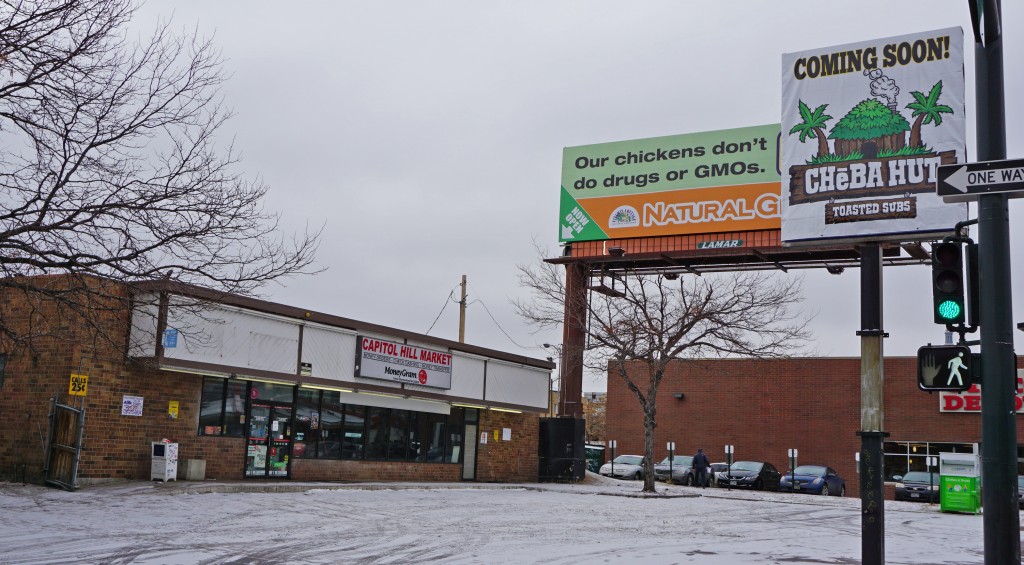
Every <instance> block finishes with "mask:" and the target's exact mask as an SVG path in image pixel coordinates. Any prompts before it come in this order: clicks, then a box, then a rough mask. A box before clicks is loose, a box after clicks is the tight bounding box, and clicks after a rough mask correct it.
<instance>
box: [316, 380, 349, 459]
mask: <svg viewBox="0 0 1024 565" xmlns="http://www.w3.org/2000/svg"><path fill="white" fill-rule="evenodd" d="M344 416H345V405H344V404H342V403H341V393H339V392H336V391H326V390H325V391H324V394H323V402H322V403H321V404H320V450H319V451H318V452H317V457H320V458H322V459H341V457H342V455H341V452H342V450H343V449H344V445H345V432H344V427H345V425H344Z"/></svg>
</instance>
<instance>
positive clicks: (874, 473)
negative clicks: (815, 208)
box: [857, 243, 889, 565]
mask: <svg viewBox="0 0 1024 565" xmlns="http://www.w3.org/2000/svg"><path fill="white" fill-rule="evenodd" d="M860 327H861V329H860V331H858V332H857V335H859V336H860V431H859V432H857V435H859V436H860V445H861V447H860V451H861V456H860V461H861V473H860V508H861V522H860V528H861V540H860V547H861V563H863V564H864V565H882V564H883V563H885V497H884V492H883V488H884V486H883V484H882V481H883V479H884V476H883V474H882V457H883V450H882V441H883V440H884V438H885V436H887V435H889V434H887V433H885V432H884V431H882V430H883V427H884V423H885V418H884V404H883V397H882V391H883V390H884V383H885V378H884V374H883V370H882V360H883V353H882V339H883V338H884V337H885V332H884V331H883V330H882V249H881V247H880V246H879V245H878V244H877V243H869V244H867V245H864V246H862V247H861V248H860Z"/></svg>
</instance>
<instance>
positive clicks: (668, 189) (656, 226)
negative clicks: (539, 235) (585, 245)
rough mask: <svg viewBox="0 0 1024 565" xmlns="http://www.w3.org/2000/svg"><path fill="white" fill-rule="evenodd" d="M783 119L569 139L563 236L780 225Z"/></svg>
mask: <svg viewBox="0 0 1024 565" xmlns="http://www.w3.org/2000/svg"><path fill="white" fill-rule="evenodd" d="M778 138H779V125H778V124H772V125H765V126H754V127H745V128H737V129H730V130H723V131H712V132H704V133H691V134H684V135H672V136H665V137H655V138H649V139H639V140H633V141H618V142H613V143H602V144H597V145H583V146H579V147H566V148H565V150H564V151H563V153H562V192H561V204H560V208H559V211H560V213H559V230H558V237H559V241H561V242H572V241H593V240H602V239H617V238H624V237H645V236H661V235H687V234H699V233H720V232H735V231H745V230H761V229H778V228H779V225H780V220H779V215H780V210H779V198H780V197H779V194H780V179H779V147H778Z"/></svg>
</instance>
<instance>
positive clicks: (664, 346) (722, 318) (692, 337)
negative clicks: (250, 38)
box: [513, 262, 807, 492]
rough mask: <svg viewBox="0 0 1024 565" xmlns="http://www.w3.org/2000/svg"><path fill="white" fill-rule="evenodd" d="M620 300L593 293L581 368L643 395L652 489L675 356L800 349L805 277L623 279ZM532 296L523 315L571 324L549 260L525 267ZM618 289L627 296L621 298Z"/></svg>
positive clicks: (558, 273) (520, 306) (523, 281)
mask: <svg viewBox="0 0 1024 565" xmlns="http://www.w3.org/2000/svg"><path fill="white" fill-rule="evenodd" d="M618 279H619V280H618V281H617V283H616V284H617V287H616V290H617V291H618V292H617V293H614V294H616V296H611V295H606V294H596V293H595V294H592V295H591V297H590V301H589V302H590V305H589V308H588V309H587V310H588V312H587V316H588V319H587V320H578V321H576V322H577V323H580V326H581V327H583V328H585V331H586V342H587V346H586V351H585V352H583V353H584V355H585V356H584V365H585V367H587V368H588V369H590V370H594V371H600V372H605V371H607V373H608V374H609V376H612V375H614V376H615V377H617V378H620V379H622V380H623V382H624V383H625V385H626V387H627V388H628V389H629V390H630V391H631V392H632V393H633V394H634V395H635V396H636V398H637V401H638V402H639V403H640V407H641V409H642V410H643V414H644V453H645V455H646V458H645V462H644V487H643V490H644V491H645V492H654V473H653V466H654V428H655V427H656V426H657V421H656V416H657V404H656V400H657V395H658V387H659V386H660V384H661V380H662V378H663V377H664V376H665V370H666V368H667V367H668V366H669V364H670V363H671V362H673V361H676V362H678V361H680V360H688V361H690V362H699V360H700V359H705V358H709V357H720V356H732V355H739V356H747V357H762V358H763V357H776V356H783V355H786V354H788V353H790V352H792V351H793V350H795V349H797V348H799V347H801V346H802V345H803V344H804V343H805V342H806V338H807V331H806V325H807V318H806V317H805V316H804V315H803V313H802V312H800V311H798V310H796V309H795V307H796V306H797V305H798V304H799V303H800V302H801V294H800V283H801V281H800V279H798V278H790V277H776V276H775V275H773V274H769V273H766V272H763V271H757V272H751V271H747V272H738V273H729V274H706V275H705V276H703V277H697V276H692V275H691V276H686V277H681V278H679V276H678V275H674V274H671V275H668V276H665V275H631V274H629V273H626V274H625V275H623V276H619V277H618ZM519 280H520V285H521V286H523V287H525V288H527V289H529V290H530V291H531V298H530V299H528V300H519V301H513V303H514V305H515V307H516V310H517V312H518V314H519V315H520V316H521V317H522V318H524V319H525V320H527V321H528V322H530V323H532V324H535V325H537V326H538V327H539V328H550V327H555V326H559V325H561V324H562V323H563V320H564V315H565V314H564V310H563V309H562V307H561V305H562V304H564V303H565V284H564V281H563V276H562V269H561V267H559V266H557V265H552V264H550V263H543V262H541V263H540V266H534V265H520V266H519ZM620 295H621V296H620Z"/></svg>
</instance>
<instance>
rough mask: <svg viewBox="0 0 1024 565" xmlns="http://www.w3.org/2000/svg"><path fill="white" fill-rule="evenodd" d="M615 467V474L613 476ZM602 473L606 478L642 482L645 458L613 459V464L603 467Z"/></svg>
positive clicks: (636, 456)
mask: <svg viewBox="0 0 1024 565" xmlns="http://www.w3.org/2000/svg"><path fill="white" fill-rule="evenodd" d="M613 467H614V469H615V473H614V474H612V468H613ZM600 473H601V474H602V475H604V476H605V477H620V478H623V479H637V480H640V479H642V478H644V457H643V455H619V456H618V457H616V458H615V459H612V462H611V463H605V464H604V465H601V471H600Z"/></svg>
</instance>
